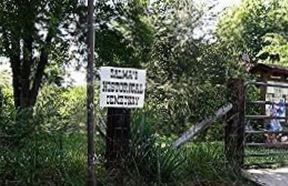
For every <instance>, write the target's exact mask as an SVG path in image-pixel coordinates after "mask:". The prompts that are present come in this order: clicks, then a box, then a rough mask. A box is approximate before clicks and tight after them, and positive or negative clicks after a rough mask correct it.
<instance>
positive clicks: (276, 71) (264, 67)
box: [250, 63, 288, 76]
mask: <svg viewBox="0 0 288 186" xmlns="http://www.w3.org/2000/svg"><path fill="white" fill-rule="evenodd" d="M250 72H251V73H253V74H265V73H269V74H270V75H273V76H288V68H287V67H283V66H280V65H274V64H264V63H257V64H255V65H254V66H253V67H252V68H251V69H250Z"/></svg>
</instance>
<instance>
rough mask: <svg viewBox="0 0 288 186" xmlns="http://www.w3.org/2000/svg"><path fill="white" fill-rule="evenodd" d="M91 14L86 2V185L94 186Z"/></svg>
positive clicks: (90, 5) (92, 8) (90, 3)
mask: <svg viewBox="0 0 288 186" xmlns="http://www.w3.org/2000/svg"><path fill="white" fill-rule="evenodd" d="M93 12H94V0H88V35H87V47H88V64H87V140H88V143H87V144H88V145H87V153H88V158H87V163H88V169H87V185H88V186H95V185H96V179H95V175H94V142H93V133H94V87H93V79H94V75H93V63H94V46H93V43H94V41H93V40H94V37H93V35H94V34H93V32H94V29H93Z"/></svg>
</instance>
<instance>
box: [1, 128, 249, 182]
mask: <svg viewBox="0 0 288 186" xmlns="http://www.w3.org/2000/svg"><path fill="white" fill-rule="evenodd" d="M86 143H87V141H86V136H85V134H80V133H79V134H73V135H63V134H53V135H51V134H47V133H41V134H37V135H34V136H33V137H31V138H30V139H27V140H26V141H25V145H24V146H22V147H21V148H19V147H17V148H13V147H11V146H8V147H7V146H6V147H3V148H1V149H0V154H1V155H0V185H75V186H81V185H85V183H86ZM101 143H103V141H102V142H101V141H97V142H96V144H95V148H96V152H97V159H96V168H95V171H96V172H95V173H96V177H97V178H98V179H99V180H98V181H100V182H101V183H102V184H103V185H106V184H105V183H106V180H107V176H108V174H107V173H106V171H105V168H104V157H103V153H104V152H105V149H103V148H104V147H103V146H102V145H103V144H102V145H101ZM153 146H154V145H153ZM148 151H150V152H149V153H147V152H148ZM145 152H146V153H145V154H148V155H147V156H145V157H144V156H143V155H144V154H143V152H141V151H139V150H137V152H135V153H136V154H135V153H134V155H133V156H129V157H133V160H135V161H134V162H132V161H130V162H132V163H131V164H129V167H127V169H128V170H129V171H128V172H129V173H130V174H129V175H128V177H127V182H126V183H127V185H199V186H200V185H203V186H205V185H207V186H208V185H213V186H217V185H219V186H225V185H227V186H228V185H229V186H230V185H239V186H241V185H243V186H244V185H245V186H246V185H249V183H248V182H247V181H245V179H243V178H242V177H239V176H238V175H235V174H234V173H233V171H232V169H231V167H229V165H228V164H227V161H226V160H225V158H224V153H223V145H221V143H190V144H188V145H187V146H185V147H184V148H182V149H178V150H173V149H171V148H170V147H169V146H166V147H164V148H162V147H160V146H157V145H156V146H154V147H153V148H152V149H150V150H149V149H145ZM130 160H132V159H130ZM140 160H141V162H140ZM128 183H129V184H128Z"/></svg>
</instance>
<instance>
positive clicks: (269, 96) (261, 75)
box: [249, 63, 288, 114]
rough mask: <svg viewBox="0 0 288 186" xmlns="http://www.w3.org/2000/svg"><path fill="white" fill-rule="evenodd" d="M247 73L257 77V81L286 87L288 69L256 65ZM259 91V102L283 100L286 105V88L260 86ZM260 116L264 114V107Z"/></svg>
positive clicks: (277, 66)
mask: <svg viewBox="0 0 288 186" xmlns="http://www.w3.org/2000/svg"><path fill="white" fill-rule="evenodd" d="M249 72H250V73H252V74H255V75H256V76H257V81H260V82H264V83H272V84H284V85H288V67H283V66H280V65H274V64H264V63H257V64H255V65H253V66H252V67H251V68H250V70H249ZM260 90H261V93H260V94H261V100H265V101H273V99H278V100H279V99H283V100H284V101H285V102H286V103H287V101H288V89H287V88H271V87H267V86H261V87H260ZM274 101H275V100H274ZM262 114H265V105H264V107H263V110H262Z"/></svg>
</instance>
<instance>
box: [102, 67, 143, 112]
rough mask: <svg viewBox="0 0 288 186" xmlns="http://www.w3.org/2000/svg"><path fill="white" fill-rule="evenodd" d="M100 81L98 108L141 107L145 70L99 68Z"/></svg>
mask: <svg viewBox="0 0 288 186" xmlns="http://www.w3.org/2000/svg"><path fill="white" fill-rule="evenodd" d="M100 79H101V82H100V107H117V108H142V107H143V105H144V95H145V88H146V70H138V69H133V68H117V67H101V68H100Z"/></svg>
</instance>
